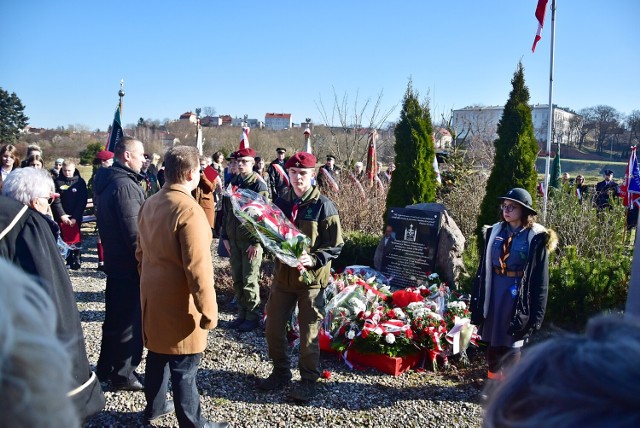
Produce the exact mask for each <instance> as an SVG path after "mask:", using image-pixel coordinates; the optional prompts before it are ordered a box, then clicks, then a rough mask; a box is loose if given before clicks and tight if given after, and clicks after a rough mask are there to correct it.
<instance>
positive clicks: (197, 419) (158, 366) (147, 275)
mask: <svg viewBox="0 0 640 428" xmlns="http://www.w3.org/2000/svg"><path fill="white" fill-rule="evenodd" d="M199 181H200V165H199V163H198V151H197V150H196V148H195V147H186V146H178V147H173V148H171V149H169V151H168V152H167V154H166V155H165V185H164V186H163V188H162V189H161V190H160V191H159V192H158V193H157V194H155V195H153V196H151V197H150V198H149V199H148V200H147V201H145V203H144V204H143V205H142V208H141V209H140V214H139V216H138V232H139V233H138V245H137V250H136V258H137V259H138V269H139V271H140V300H141V304H142V332H143V341H144V346H145V347H146V348H147V349H148V350H149V352H148V355H147V364H146V370H145V388H144V392H145V397H146V399H147V406H146V408H145V411H144V418H145V421H146V422H150V421H153V420H155V419H158V418H160V417H161V416H164V415H166V414H169V413H171V412H173V410H174V407H175V411H176V416H177V418H178V423H179V425H180V427H212V426H226V425H225V424H214V423H211V422H208V421H207V420H206V419H204V418H203V417H202V415H201V412H200V395H199V394H198V389H197V386H196V373H197V371H198V365H199V364H200V358H201V355H202V352H203V351H204V349H205V348H206V346H207V335H208V332H207V330H209V329H212V328H214V327H216V325H217V323H218V305H217V303H216V293H215V290H214V288H213V264H212V260H211V227H210V226H209V222H208V221H207V217H206V215H205V213H204V211H203V210H202V209H201V208H200V207H199V206H198V204H197V203H196V201H195V200H194V199H193V197H192V196H191V192H192V191H193V190H194V189H195V188H196V187H197V186H198V182H199ZM169 374H170V375H171V382H172V385H173V404H172V403H171V402H170V401H167V400H166V395H167V388H168V383H169ZM174 405H175V406H174Z"/></svg>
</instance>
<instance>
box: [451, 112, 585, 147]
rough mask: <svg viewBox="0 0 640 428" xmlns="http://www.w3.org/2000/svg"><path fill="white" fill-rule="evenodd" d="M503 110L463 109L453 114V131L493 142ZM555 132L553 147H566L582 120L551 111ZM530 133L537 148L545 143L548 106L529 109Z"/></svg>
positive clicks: (569, 113)
mask: <svg viewBox="0 0 640 428" xmlns="http://www.w3.org/2000/svg"><path fill="white" fill-rule="evenodd" d="M503 110H504V107H503V106H489V107H465V108H463V109H458V110H454V111H453V128H454V129H455V130H456V134H457V135H459V136H461V135H466V134H467V133H468V134H469V135H483V136H484V137H486V138H488V139H491V140H495V139H496V138H497V137H498V134H497V130H498V123H499V122H500V119H502V112H503ZM553 117H554V128H553V130H552V138H553V142H554V143H561V144H568V143H570V142H575V139H576V138H577V135H576V132H574V129H575V127H576V124H577V123H579V122H580V121H581V119H582V117H581V116H580V115H578V114H575V113H573V112H571V111H568V110H567V109H562V108H559V107H556V106H554V107H553ZM531 119H532V121H533V132H534V135H535V137H536V140H537V141H538V143H539V144H543V145H544V144H546V143H547V132H548V126H549V105H548V104H536V105H534V106H531Z"/></svg>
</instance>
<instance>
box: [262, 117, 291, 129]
mask: <svg viewBox="0 0 640 428" xmlns="http://www.w3.org/2000/svg"><path fill="white" fill-rule="evenodd" d="M264 127H265V128H267V129H273V130H275V131H281V130H283V129H289V128H291V113H267V114H265V115H264Z"/></svg>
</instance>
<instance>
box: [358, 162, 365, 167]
mask: <svg viewBox="0 0 640 428" xmlns="http://www.w3.org/2000/svg"><path fill="white" fill-rule="evenodd" d="M358 166H359V167H363V166H364V164H363V163H362V162H356V167H358Z"/></svg>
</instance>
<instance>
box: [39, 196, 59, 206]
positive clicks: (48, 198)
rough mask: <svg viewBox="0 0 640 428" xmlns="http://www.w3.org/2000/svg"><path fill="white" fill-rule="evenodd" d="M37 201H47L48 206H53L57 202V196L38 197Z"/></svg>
mask: <svg viewBox="0 0 640 428" xmlns="http://www.w3.org/2000/svg"><path fill="white" fill-rule="evenodd" d="M36 199H46V200H47V204H49V205H51V204H52V203H53V201H55V200H56V198H55V196H37V197H36Z"/></svg>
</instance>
